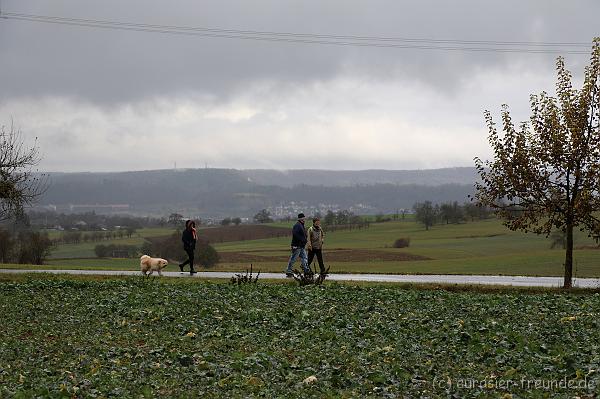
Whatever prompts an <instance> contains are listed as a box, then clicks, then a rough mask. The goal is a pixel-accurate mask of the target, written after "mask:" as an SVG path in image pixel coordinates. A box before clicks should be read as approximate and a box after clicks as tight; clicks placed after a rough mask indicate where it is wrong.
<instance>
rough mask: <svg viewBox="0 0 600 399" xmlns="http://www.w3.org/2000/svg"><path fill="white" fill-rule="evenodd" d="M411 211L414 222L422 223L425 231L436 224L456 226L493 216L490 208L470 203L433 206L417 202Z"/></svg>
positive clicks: (426, 202) (429, 202) (429, 203)
mask: <svg viewBox="0 0 600 399" xmlns="http://www.w3.org/2000/svg"><path fill="white" fill-rule="evenodd" d="M413 209H414V211H415V220H416V221H417V222H419V223H422V224H423V225H424V226H425V229H426V230H429V228H430V227H432V226H433V225H436V224H451V223H452V224H458V223H463V222H466V221H467V220H471V221H474V220H475V219H478V220H481V219H489V218H490V217H492V216H493V215H494V212H493V210H492V209H491V208H489V207H487V206H482V205H477V204H474V203H471V202H465V203H464V204H462V205H460V204H459V203H458V202H456V201H454V202H445V203H442V204H434V203H432V202H431V201H425V202H417V203H416V204H415V205H414V206H413Z"/></svg>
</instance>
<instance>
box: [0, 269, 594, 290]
mask: <svg viewBox="0 0 600 399" xmlns="http://www.w3.org/2000/svg"><path fill="white" fill-rule="evenodd" d="M0 273H52V274H74V275H103V276H139V275H140V274H141V273H140V272H139V271H133V270H24V269H0ZM234 274H236V273H234V272H198V273H197V274H196V275H194V277H193V278H205V279H206V278H208V279H215V278H216V279H229V278H231V277H232V276H233V275H234ZM155 275H156V274H155ZM163 276H167V277H185V278H191V276H190V274H189V273H180V272H163ZM260 278H264V279H284V278H285V275H284V274H283V273H261V274H260ZM327 280H328V281H370V282H387V283H425V284H430V283H433V284H482V285H508V286H510V285H512V286H520V287H560V286H561V285H562V283H563V278H562V277H526V276H477V275H441V274H337V273H336V274H330V275H329V276H328V277H327ZM573 286H574V287H580V288H600V278H576V279H574V281H573Z"/></svg>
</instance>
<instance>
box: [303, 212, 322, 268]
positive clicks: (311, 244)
mask: <svg viewBox="0 0 600 399" xmlns="http://www.w3.org/2000/svg"><path fill="white" fill-rule="evenodd" d="M307 238H308V244H307V246H306V248H307V249H308V267H309V268H310V265H311V264H312V262H313V260H314V259H315V256H316V257H317V261H318V262H319V273H320V274H325V264H324V263H323V242H324V241H325V232H324V231H323V229H322V228H321V219H319V218H318V217H315V218H313V224H312V226H310V227H309V228H308V232H307Z"/></svg>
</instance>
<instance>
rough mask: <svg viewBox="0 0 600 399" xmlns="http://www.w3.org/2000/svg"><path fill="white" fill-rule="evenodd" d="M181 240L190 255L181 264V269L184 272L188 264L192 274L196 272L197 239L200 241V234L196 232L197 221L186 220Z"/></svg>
mask: <svg viewBox="0 0 600 399" xmlns="http://www.w3.org/2000/svg"><path fill="white" fill-rule="evenodd" d="M181 241H183V250H184V251H185V253H186V254H187V256H188V260H186V261H185V262H183V263H181V264H179V270H181V272H182V273H183V267H184V266H185V265H187V264H189V265H190V275H192V276H193V275H194V274H196V271H195V270H194V250H195V249H196V241H198V235H197V234H196V222H194V221H193V220H188V221H186V222H185V230H183V234H181Z"/></svg>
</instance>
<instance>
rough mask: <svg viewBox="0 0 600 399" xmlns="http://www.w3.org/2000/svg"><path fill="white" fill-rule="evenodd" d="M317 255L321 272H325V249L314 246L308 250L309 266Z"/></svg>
mask: <svg viewBox="0 0 600 399" xmlns="http://www.w3.org/2000/svg"><path fill="white" fill-rule="evenodd" d="M315 256H316V257H317V260H318V261H319V270H320V272H319V273H325V264H324V263H323V249H322V248H319V249H316V248H313V249H309V250H308V267H310V265H311V264H312V261H313V260H314V259H315Z"/></svg>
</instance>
